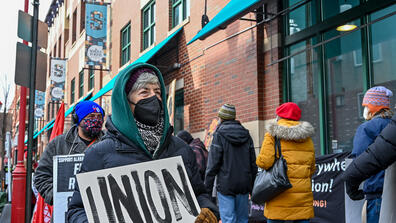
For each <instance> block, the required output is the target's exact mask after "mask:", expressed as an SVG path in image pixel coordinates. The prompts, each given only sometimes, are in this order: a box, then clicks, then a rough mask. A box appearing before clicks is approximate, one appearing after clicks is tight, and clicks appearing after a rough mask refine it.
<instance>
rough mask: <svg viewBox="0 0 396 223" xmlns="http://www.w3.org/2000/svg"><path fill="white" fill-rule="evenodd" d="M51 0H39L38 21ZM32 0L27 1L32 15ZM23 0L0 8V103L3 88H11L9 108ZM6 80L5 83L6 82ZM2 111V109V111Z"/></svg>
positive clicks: (12, 90)
mask: <svg viewBox="0 0 396 223" xmlns="http://www.w3.org/2000/svg"><path fill="white" fill-rule="evenodd" d="M51 1H52V0H40V1H39V2H40V6H39V19H40V20H41V21H44V19H45V16H46V15H47V12H48V9H49V5H50V4H51ZM32 2H33V0H29V14H30V15H33V5H32V4H31V3H32ZM24 4H25V0H12V1H7V3H6V4H3V6H2V7H0V30H2V32H1V35H0V101H1V102H2V103H3V104H4V93H3V87H5V86H6V85H7V84H9V85H10V86H11V90H10V96H9V97H8V99H7V106H9V105H10V104H11V102H12V99H13V98H14V93H15V83H14V72H15V54H16V43H17V42H18V41H19V42H21V40H20V39H19V38H18V37H17V26H18V10H22V11H23V8H24ZM6 80H7V81H6ZM2 110H3V109H2Z"/></svg>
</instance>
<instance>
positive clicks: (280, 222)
mask: <svg viewBox="0 0 396 223" xmlns="http://www.w3.org/2000/svg"><path fill="white" fill-rule="evenodd" d="M284 222H287V223H309V220H308V219H306V220H294V221H285V220H270V219H268V220H267V223H284ZM367 223H368V222H367Z"/></svg>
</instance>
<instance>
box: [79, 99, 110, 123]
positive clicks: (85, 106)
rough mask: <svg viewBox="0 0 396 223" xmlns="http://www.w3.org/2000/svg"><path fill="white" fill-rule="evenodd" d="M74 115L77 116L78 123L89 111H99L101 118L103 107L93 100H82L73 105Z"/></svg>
mask: <svg viewBox="0 0 396 223" xmlns="http://www.w3.org/2000/svg"><path fill="white" fill-rule="evenodd" d="M75 111H76V115H77V117H78V123H77V124H80V122H81V120H83V119H84V118H85V117H86V116H87V115H89V114H91V113H101V114H102V118H103V109H102V107H100V105H98V104H97V103H95V102H93V101H82V102H79V103H78V104H77V105H76V107H75Z"/></svg>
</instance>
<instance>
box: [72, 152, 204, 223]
mask: <svg viewBox="0 0 396 223" xmlns="http://www.w3.org/2000/svg"><path fill="white" fill-rule="evenodd" d="M77 180H78V185H79V188H80V193H81V197H82V200H83V203H84V208H85V212H86V214H87V218H88V221H89V222H91V223H94V222H194V220H195V218H196V216H198V214H199V205H198V202H197V200H196V198H195V195H194V191H193V189H192V187H191V184H190V181H189V179H188V175H187V173H186V170H185V168H184V164H183V160H182V158H181V157H180V156H178V157H172V158H168V159H161V160H156V161H150V162H143V163H139V164H134V165H129V166H122V167H115V168H111V169H104V170H99V171H93V172H87V173H81V174H78V175H77Z"/></svg>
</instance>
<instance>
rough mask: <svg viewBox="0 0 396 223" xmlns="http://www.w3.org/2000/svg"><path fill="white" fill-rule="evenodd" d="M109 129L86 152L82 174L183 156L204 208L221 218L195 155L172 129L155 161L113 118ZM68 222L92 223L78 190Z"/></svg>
mask: <svg viewBox="0 0 396 223" xmlns="http://www.w3.org/2000/svg"><path fill="white" fill-rule="evenodd" d="M106 128H107V130H108V132H107V133H106V135H105V136H104V138H103V140H102V141H101V142H99V143H97V144H95V145H94V146H92V148H91V149H90V150H88V151H87V152H86V154H85V158H84V161H83V164H82V166H81V173H83V172H90V171H95V170H101V169H107V168H112V167H118V166H123V165H130V164H136V163H141V162H146V161H152V160H156V159H163V158H168V157H174V156H182V158H183V161H184V165H185V167H186V171H187V174H188V176H189V179H190V182H191V185H192V188H193V190H194V193H195V196H196V197H197V200H198V203H199V205H200V207H201V208H205V207H206V208H209V209H211V210H212V211H213V212H214V213H215V214H216V215H217V216H219V214H218V209H217V207H216V206H215V205H214V204H213V203H212V202H211V201H210V200H209V195H208V194H207V193H206V192H205V187H204V184H203V182H202V180H201V178H200V176H199V172H198V168H197V164H196V160H195V155H194V152H193V151H192V150H191V148H190V147H189V146H188V145H187V144H186V143H185V142H184V141H183V140H181V139H179V138H177V137H175V136H172V135H171V134H172V129H170V130H169V131H168V134H167V136H166V138H165V141H164V143H163V144H162V145H161V147H160V148H159V151H158V152H157V153H156V154H155V156H154V157H153V158H152V157H150V156H149V155H148V154H147V153H146V152H144V151H143V150H142V149H141V148H139V147H137V146H136V145H135V144H134V143H133V142H132V141H131V140H129V139H128V138H127V137H125V136H124V135H123V134H121V133H120V132H119V131H118V130H117V129H116V128H115V126H114V125H113V123H112V120H111V117H108V119H107V122H106ZM68 219H69V222H70V223H77V222H78V223H81V222H88V221H87V216H86V214H85V211H84V206H83V202H82V199H81V194H80V192H79V189H78V187H77V189H76V191H75V192H74V194H73V198H72V200H71V202H70V204H69V210H68Z"/></svg>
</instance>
